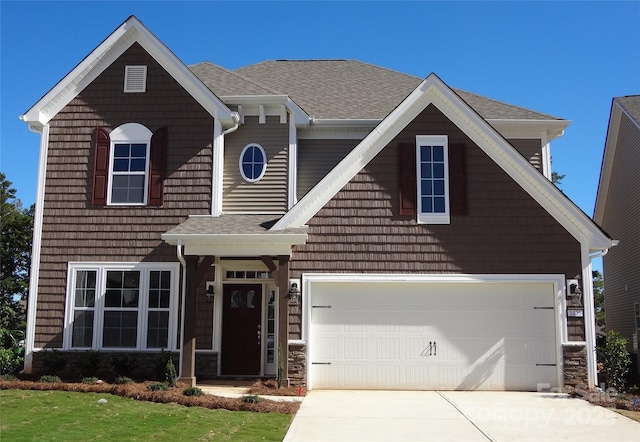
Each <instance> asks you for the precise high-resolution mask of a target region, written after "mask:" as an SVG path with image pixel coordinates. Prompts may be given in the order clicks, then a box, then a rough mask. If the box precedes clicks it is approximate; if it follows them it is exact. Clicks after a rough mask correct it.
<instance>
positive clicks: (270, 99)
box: [220, 95, 311, 126]
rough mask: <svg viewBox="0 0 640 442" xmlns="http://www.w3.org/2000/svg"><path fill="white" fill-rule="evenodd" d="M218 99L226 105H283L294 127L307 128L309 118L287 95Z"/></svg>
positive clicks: (226, 96) (238, 96)
mask: <svg viewBox="0 0 640 442" xmlns="http://www.w3.org/2000/svg"><path fill="white" fill-rule="evenodd" d="M220 99H221V100H222V101H223V102H224V103H226V104H239V105H243V106H246V105H249V106H259V105H261V104H266V105H269V104H271V105H282V104H284V105H285V106H286V107H287V109H289V112H291V115H292V117H293V121H294V123H295V125H296V126H308V125H309V123H310V121H311V117H310V116H309V115H308V114H307V113H306V112H305V111H304V110H302V108H301V107H300V106H298V105H297V104H296V102H295V101H293V100H292V99H291V98H289V96H288V95H221V96H220Z"/></svg>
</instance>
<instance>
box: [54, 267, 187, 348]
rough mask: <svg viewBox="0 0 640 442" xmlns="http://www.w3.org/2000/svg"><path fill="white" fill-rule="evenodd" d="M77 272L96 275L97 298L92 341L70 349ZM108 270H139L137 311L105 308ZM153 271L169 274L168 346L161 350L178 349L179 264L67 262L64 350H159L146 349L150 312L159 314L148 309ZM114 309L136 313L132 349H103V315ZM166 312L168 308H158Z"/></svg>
mask: <svg viewBox="0 0 640 442" xmlns="http://www.w3.org/2000/svg"><path fill="white" fill-rule="evenodd" d="M80 271H95V272H96V295H95V300H94V307H93V311H94V317H93V321H94V322H93V341H92V344H91V346H90V347H73V321H74V312H75V311H76V310H86V308H81V307H80V308H75V305H74V302H75V287H76V277H77V275H78V272H80ZM109 271H140V295H139V298H138V307H137V309H132V308H128V309H127V308H106V307H105V299H104V298H105V291H106V283H107V272H109ZM152 271H169V272H171V294H170V296H169V308H168V311H169V323H168V328H169V330H168V338H167V346H166V347H162V348H163V349H164V350H167V351H173V350H176V349H177V340H178V339H177V330H178V312H177V305H178V295H179V274H180V264H179V263H96V262H70V263H69V264H68V268H67V296H66V305H65V327H64V330H65V331H64V339H63V348H64V349H65V350H113V351H158V350H161V349H162V348H161V347H157V348H156V347H153V348H151V347H147V327H148V317H149V312H151V311H158V310H159V309H158V308H154V307H149V287H150V277H149V275H150V273H151V272H152ZM114 310H130V311H134V310H135V311H137V312H138V320H137V336H136V346H135V347H104V346H103V345H102V335H103V330H104V312H105V311H114ZM160 310H163V311H164V310H167V309H160Z"/></svg>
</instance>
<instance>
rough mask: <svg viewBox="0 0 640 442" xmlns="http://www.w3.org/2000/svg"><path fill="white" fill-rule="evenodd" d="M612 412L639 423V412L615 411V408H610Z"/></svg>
mask: <svg viewBox="0 0 640 442" xmlns="http://www.w3.org/2000/svg"><path fill="white" fill-rule="evenodd" d="M612 410H613V411H615V412H616V413H620V414H621V415H623V416H626V417H628V418H629V419H633V420H634V421H636V422H640V411H631V410H616V409H615V408H612Z"/></svg>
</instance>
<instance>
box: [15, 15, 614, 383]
mask: <svg viewBox="0 0 640 442" xmlns="http://www.w3.org/2000/svg"><path fill="white" fill-rule="evenodd" d="M21 118H22V119H23V120H24V121H25V122H26V123H28V125H29V127H30V128H31V129H32V130H35V131H38V132H40V133H41V134H42V143H41V151H42V153H41V161H40V174H39V191H38V199H37V205H36V207H37V209H36V212H37V213H36V231H35V237H34V255H33V258H34V259H33V269H32V277H31V280H32V286H31V289H30V295H29V300H30V302H29V312H28V340H27V353H26V371H27V372H34V373H35V372H37V371H38V368H39V367H40V366H41V364H42V362H41V355H42V354H43V352H42V351H40V350H42V349H45V348H56V349H59V350H60V351H62V352H63V354H65V355H67V357H69V358H72V357H73V356H74V355H78V354H82V351H84V350H99V351H100V354H109V353H113V352H131V353H132V354H136V355H137V356H138V358H139V359H140V360H141V361H143V360H145V358H147V359H148V358H149V357H150V355H155V354H157V353H158V352H159V351H160V350H161V349H164V350H168V351H172V352H174V353H175V354H177V353H179V355H180V363H179V370H180V377H181V378H182V379H184V380H185V381H189V382H192V383H195V381H196V377H197V379H199V380H201V379H207V378H213V377H224V376H233V377H236V376H249V377H257V376H276V375H277V374H278V372H279V370H280V369H281V370H282V373H283V378H286V380H287V381H290V382H292V383H298V384H300V383H306V385H307V386H308V387H309V388H391V389H398V388H399V389H496V390H536V389H537V388H547V387H555V386H561V385H564V384H577V383H580V382H585V383H588V384H589V385H594V384H595V382H596V370H595V366H596V364H595V360H594V354H595V353H594V351H593V350H594V328H593V324H594V320H593V309H592V308H589V307H588V306H591V305H593V291H592V282H591V259H590V254H594V253H596V254H597V253H601V252H603V251H605V250H607V249H608V248H609V247H610V246H611V245H612V240H611V239H610V238H609V237H608V236H607V235H606V234H604V233H603V232H602V231H601V230H600V228H599V227H598V226H597V225H596V224H595V223H593V222H592V221H591V219H590V218H589V217H588V216H587V215H585V214H584V213H583V212H582V211H581V210H579V209H578V208H577V207H576V206H575V205H574V204H573V203H572V202H571V201H569V200H568V199H567V198H566V197H565V196H564V195H563V194H562V193H561V192H560V191H559V190H558V189H557V188H556V187H555V186H554V185H553V184H552V183H551V182H550V177H551V168H550V151H549V149H550V142H551V141H552V140H553V139H555V138H557V137H559V136H561V135H562V134H563V131H564V129H565V128H566V127H567V126H568V125H569V122H568V121H567V120H563V119H559V118H556V117H552V116H549V115H545V114H541V113H538V112H534V111H531V110H527V109H523V108H520V107H516V106H512V105H508V104H504V103H501V102H498V101H494V100H491V99H488V98H485V97H481V96H478V95H474V94H471V93H468V92H463V91H458V90H454V89H451V88H450V87H449V86H447V85H446V84H445V83H444V82H443V81H442V80H440V79H439V78H438V77H437V76H436V75H434V74H431V75H429V76H428V77H427V78H426V79H424V80H421V79H419V78H415V77H412V76H409V75H405V74H402V73H398V72H394V71H391V70H388V69H384V68H380V67H377V66H372V65H369V64H366V63H362V62H358V61H351V60H309V61H267V62H263V63H258V64H255V65H252V66H247V67H244V68H241V69H237V70H234V71H229V70H226V69H224V68H221V67H218V66H215V65H213V64H210V63H201V64H197V65H194V66H191V67H189V68H187V67H186V66H185V65H184V64H183V63H182V62H181V61H180V60H178V59H177V58H176V56H175V55H174V54H173V53H172V52H171V51H170V50H169V49H168V48H166V47H165V46H164V45H163V44H162V43H161V42H160V41H159V40H158V39H157V38H156V37H155V36H154V35H153V34H151V33H150V32H149V31H148V30H147V29H146V28H145V27H144V26H143V25H142V24H141V23H140V22H139V21H138V20H137V19H136V18H135V17H131V18H129V19H128V20H127V21H126V22H125V23H123V24H122V25H121V26H120V27H118V28H117V29H116V30H115V31H114V33H113V34H111V35H110V36H109V37H108V38H107V39H106V40H105V41H104V42H103V43H101V44H100V46H98V47H97V48H96V49H95V50H94V51H93V52H92V53H91V54H90V55H89V56H88V57H87V58H85V59H84V60H83V61H82V62H81V63H80V64H79V65H78V66H77V67H76V68H74V69H73V70H72V71H71V72H70V73H69V74H68V75H67V76H66V77H65V78H63V79H62V80H61V81H60V82H59V83H58V84H57V85H56V86H55V87H54V88H53V89H52V90H51V91H49V92H48V93H47V94H46V95H45V96H44V97H43V98H42V99H41V100H40V101H39V102H38V103H36V104H35V105H34V106H33V107H32V108H31V109H29V111H28V112H27V113H26V114H25V115H23V116H22V117H21ZM579 291H581V292H582V296H580V295H579V294H578V292H579ZM300 292H301V297H300V298H298V296H297V295H298V294H299V293H300ZM583 305H584V306H587V308H584V307H583ZM181 318H184V321H182V320H181Z"/></svg>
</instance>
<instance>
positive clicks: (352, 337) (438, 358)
mask: <svg viewBox="0 0 640 442" xmlns="http://www.w3.org/2000/svg"><path fill="white" fill-rule="evenodd" d="M309 287H310V290H309V292H310V299H311V305H312V308H311V330H310V332H311V336H310V343H309V344H310V354H309V356H310V361H309V362H310V367H309V368H310V370H311V372H310V382H311V384H312V388H376V389H424V390H432V389H441V390H475V389H482V390H525V391H535V390H536V388H537V385H538V384H540V383H542V384H550V386H552V387H553V386H557V383H558V371H557V366H556V364H557V362H558V361H557V352H556V348H557V340H556V325H555V307H554V305H555V302H554V299H555V297H554V286H553V284H551V283H519V284H514V283H489V282H482V283H478V282H473V283H466V282H455V283H439V282H436V283H425V282H421V283H407V282H405V283H402V282H400V283H385V282H375V283H357V282H313V283H312V284H310V286H309Z"/></svg>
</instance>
